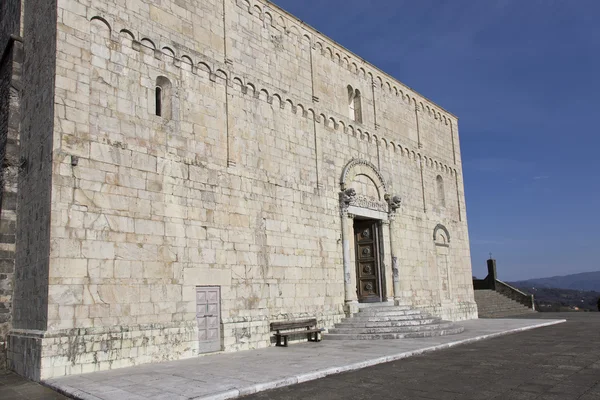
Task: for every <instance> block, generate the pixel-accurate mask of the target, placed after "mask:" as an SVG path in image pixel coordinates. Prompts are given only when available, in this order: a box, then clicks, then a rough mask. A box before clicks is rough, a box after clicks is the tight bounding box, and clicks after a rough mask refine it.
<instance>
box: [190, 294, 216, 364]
mask: <svg viewBox="0 0 600 400" xmlns="http://www.w3.org/2000/svg"><path fill="white" fill-rule="evenodd" d="M196 319H197V320H198V341H199V352H200V353H212V352H215V351H220V350H221V288H219V287H213V286H211V287H207V286H204V287H197V288H196Z"/></svg>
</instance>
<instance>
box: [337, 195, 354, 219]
mask: <svg viewBox="0 0 600 400" xmlns="http://www.w3.org/2000/svg"><path fill="white" fill-rule="evenodd" d="M355 197H356V190H354V189H353V188H348V189H346V190H343V191H341V192H340V215H341V216H342V217H344V216H347V215H348V207H350V203H352V201H353V200H354V198H355Z"/></svg>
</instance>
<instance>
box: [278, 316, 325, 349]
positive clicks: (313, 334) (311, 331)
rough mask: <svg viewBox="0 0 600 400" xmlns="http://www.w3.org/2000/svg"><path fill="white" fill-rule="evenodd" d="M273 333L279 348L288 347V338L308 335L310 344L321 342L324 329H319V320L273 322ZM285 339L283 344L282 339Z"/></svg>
mask: <svg viewBox="0 0 600 400" xmlns="http://www.w3.org/2000/svg"><path fill="white" fill-rule="evenodd" d="M271 331H275V332H276V333H275V338H277V344H276V345H277V346H283V347H287V345H288V336H293V335H306V337H307V338H308V341H309V342H320V341H321V332H322V329H320V328H317V319H316V318H312V319H303V320H298V321H282V322H272V323H271ZM282 338H283V343H282V342H281V339H282Z"/></svg>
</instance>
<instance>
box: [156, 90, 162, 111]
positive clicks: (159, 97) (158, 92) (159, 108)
mask: <svg viewBox="0 0 600 400" xmlns="http://www.w3.org/2000/svg"><path fill="white" fill-rule="evenodd" d="M156 115H157V116H158V117H162V88H161V87H160V86H157V87H156Z"/></svg>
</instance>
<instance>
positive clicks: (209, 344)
mask: <svg viewBox="0 0 600 400" xmlns="http://www.w3.org/2000/svg"><path fill="white" fill-rule="evenodd" d="M202 289H217V291H218V306H217V312H218V326H219V337H218V340H214V341H201V340H200V337H199V336H197V338H196V340H197V341H198V353H199V354H207V353H215V352H219V351H222V350H223V323H222V314H221V286H217V285H197V286H196V288H195V292H196V297H195V299H196V301H195V303H196V304H195V308H196V312H195V315H196V324H198V297H197V296H198V292H199V291H200V290H202ZM197 326H198V329H199V328H200V327H199V325H197ZM198 333H199V330H198ZM217 344H218V346H217Z"/></svg>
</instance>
